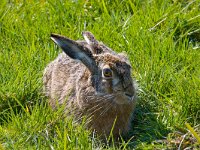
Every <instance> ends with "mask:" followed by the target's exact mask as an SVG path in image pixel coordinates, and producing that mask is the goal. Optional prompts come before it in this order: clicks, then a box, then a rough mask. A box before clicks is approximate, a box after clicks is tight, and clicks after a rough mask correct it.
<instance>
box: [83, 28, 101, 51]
mask: <svg viewBox="0 0 200 150" xmlns="http://www.w3.org/2000/svg"><path fill="white" fill-rule="evenodd" d="M82 35H83V37H84V39H85V41H86V42H87V43H88V44H89V45H90V46H91V48H92V52H93V54H100V53H102V51H103V50H102V49H101V48H100V46H99V42H98V41H97V40H96V39H95V37H94V35H93V34H92V33H91V32H89V31H83V32H82Z"/></svg>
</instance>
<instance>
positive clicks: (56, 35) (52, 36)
mask: <svg viewBox="0 0 200 150" xmlns="http://www.w3.org/2000/svg"><path fill="white" fill-rule="evenodd" d="M50 37H51V38H56V37H57V38H58V37H59V35H58V34H55V33H51V35H50Z"/></svg>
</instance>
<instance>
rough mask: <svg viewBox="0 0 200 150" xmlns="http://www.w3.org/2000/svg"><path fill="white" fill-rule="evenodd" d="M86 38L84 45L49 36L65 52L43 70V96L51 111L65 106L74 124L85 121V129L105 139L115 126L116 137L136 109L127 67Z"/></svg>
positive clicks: (121, 58)
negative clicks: (60, 105) (47, 100)
mask: <svg viewBox="0 0 200 150" xmlns="http://www.w3.org/2000/svg"><path fill="white" fill-rule="evenodd" d="M85 34H86V37H85V36H84V37H85V39H86V42H83V41H72V40H70V39H67V38H65V37H62V36H58V35H52V39H53V40H54V41H55V42H56V43H57V44H58V45H59V46H60V47H61V48H62V49H63V50H64V52H63V53H61V54H60V55H59V56H58V57H57V58H56V59H55V60H54V61H52V62H51V63H50V64H49V65H48V66H47V67H46V69H45V72H44V77H43V82H44V88H45V93H46V95H47V96H48V97H49V99H50V105H51V106H52V107H56V106H59V105H58V104H64V105H65V107H66V110H67V111H68V112H73V113H74V114H75V117H77V118H76V119H77V120H78V119H79V118H80V117H82V116H86V117H88V119H89V120H90V121H89V123H88V127H89V128H92V129H94V130H95V131H96V132H97V133H98V134H101V135H102V134H103V135H104V134H105V135H107V136H108V135H109V134H110V131H111V129H112V127H113V125H114V129H113V131H112V133H113V135H114V136H115V137H117V136H118V135H119V134H124V133H126V132H127V131H128V130H129V127H130V121H131V115H132V112H133V110H134V107H135V96H136V95H135V87H134V83H133V81H132V78H131V76H130V65H129V63H128V60H127V58H126V57H125V56H124V55H120V54H117V53H115V52H113V51H112V50H111V49H109V48H108V47H106V46H105V45H103V44H101V43H98V41H96V40H95V39H90V38H94V37H93V36H92V34H91V33H89V32H85ZM88 38H89V39H88ZM77 53H78V54H77ZM66 54H67V55H68V56H67V55H66ZM72 58H73V59H72ZM74 59H78V60H80V61H79V62H78V61H76V60H74Z"/></svg>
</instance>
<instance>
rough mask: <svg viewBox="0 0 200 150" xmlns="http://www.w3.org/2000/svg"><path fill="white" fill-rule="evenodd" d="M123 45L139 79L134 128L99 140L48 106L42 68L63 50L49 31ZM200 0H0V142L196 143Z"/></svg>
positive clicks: (199, 131)
mask: <svg viewBox="0 0 200 150" xmlns="http://www.w3.org/2000/svg"><path fill="white" fill-rule="evenodd" d="M85 30H88V31H91V32H92V33H93V34H94V35H95V36H96V38H97V39H99V40H100V41H103V42H104V43H105V44H107V45H108V46H109V47H111V48H113V49H114V50H116V51H118V52H121V51H126V53H127V54H128V56H129V58H130V60H131V64H132V68H133V77H134V78H135V79H136V80H137V82H138V84H139V90H138V93H139V94H138V95H139V96H138V103H137V107H136V111H135V113H134V120H133V122H132V131H131V132H130V134H129V135H127V137H124V140H122V143H121V144H119V145H115V144H114V143H113V144H109V145H106V144H104V143H102V142H101V141H100V140H99V139H98V137H96V136H92V134H91V133H90V131H87V130H85V129H84V123H82V124H81V125H80V124H79V125H77V124H74V123H73V120H72V118H65V119H63V118H61V116H62V115H61V112H62V108H61V110H58V111H56V112H53V111H52V110H51V109H50V108H49V106H48V105H47V99H45V97H44V96H43V95H42V73H43V69H44V68H45V66H46V65H47V64H48V63H49V62H50V61H51V60H53V59H54V58H55V57H56V56H57V55H58V53H60V49H58V48H57V47H56V46H55V44H54V43H53V42H52V41H51V40H50V38H49V37H50V33H52V32H53V33H58V34H63V35H66V36H68V37H70V38H72V39H79V38H82V37H81V32H82V31H85ZM199 145H200V1H199V0H187V1H186V0H165V1H162V0H151V1H150V0H115V1H111V0H108V1H106V0H96V1H95V0H91V1H90V0H66V1H64V0H58V1H54V0H46V1H45V0H27V1H25V0H9V1H8V0H1V2H0V149H6V150H7V149H52V150H53V149H55V150H57V149H104V148H107V149H187V148H188V149H199V148H200V146H199Z"/></svg>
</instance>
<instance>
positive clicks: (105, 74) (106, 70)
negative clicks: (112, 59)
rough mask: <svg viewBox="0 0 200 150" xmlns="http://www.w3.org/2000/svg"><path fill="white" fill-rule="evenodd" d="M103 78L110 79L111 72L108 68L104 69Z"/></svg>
mask: <svg viewBox="0 0 200 150" xmlns="http://www.w3.org/2000/svg"><path fill="white" fill-rule="evenodd" d="M103 76H104V77H106V78H109V77H112V70H111V69H110V68H104V69H103Z"/></svg>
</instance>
